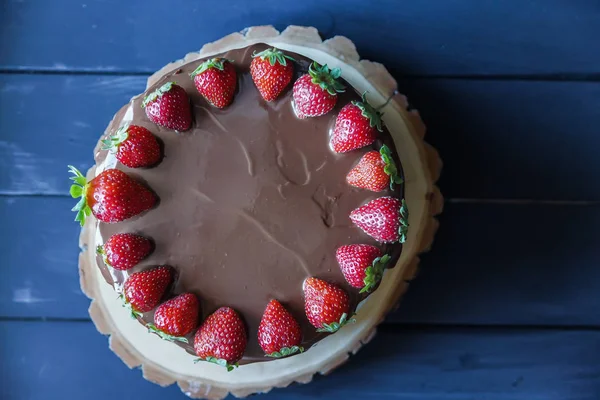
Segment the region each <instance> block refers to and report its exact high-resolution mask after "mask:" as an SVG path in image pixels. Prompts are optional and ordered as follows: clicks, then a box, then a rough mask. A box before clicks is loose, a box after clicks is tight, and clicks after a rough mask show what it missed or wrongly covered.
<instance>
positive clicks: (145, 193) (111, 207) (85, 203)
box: [69, 165, 156, 226]
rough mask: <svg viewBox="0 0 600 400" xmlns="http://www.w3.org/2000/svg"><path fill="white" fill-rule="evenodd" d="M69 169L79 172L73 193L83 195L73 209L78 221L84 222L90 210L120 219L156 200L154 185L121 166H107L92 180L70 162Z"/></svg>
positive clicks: (105, 218)
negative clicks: (136, 177) (131, 174)
mask: <svg viewBox="0 0 600 400" xmlns="http://www.w3.org/2000/svg"><path fill="white" fill-rule="evenodd" d="M69 171H70V172H71V173H73V174H74V175H75V176H73V177H71V180H73V181H74V182H75V183H74V184H73V185H71V190H70V193H71V196H72V197H73V198H78V197H81V199H80V200H79V202H78V203H77V204H76V205H75V207H73V209H72V211H77V216H76V217H75V221H79V223H80V224H81V226H83V224H84V222H85V218H86V217H88V216H89V215H90V214H94V216H95V217H96V218H98V220H100V221H102V222H107V223H113V222H120V221H123V220H126V219H128V218H131V217H133V216H135V215H138V214H140V213H142V212H144V211H147V210H149V209H151V208H152V207H153V206H154V204H155V203H156V196H155V195H154V193H152V191H150V189H148V188H147V187H146V186H144V185H142V184H141V183H139V182H137V181H136V180H134V179H133V178H130V177H129V175H127V174H126V173H125V172H123V171H120V170H118V169H107V170H104V171H102V172H101V173H100V174H99V175H98V176H96V177H95V178H94V179H92V180H91V181H89V182H87V181H86V179H85V176H83V174H82V173H81V172H79V171H78V170H77V169H76V168H75V167H73V166H71V165H69Z"/></svg>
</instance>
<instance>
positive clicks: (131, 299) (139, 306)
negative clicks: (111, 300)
mask: <svg viewBox="0 0 600 400" xmlns="http://www.w3.org/2000/svg"><path fill="white" fill-rule="evenodd" d="M172 281H173V273H172V271H171V268H170V267H167V266H160V267H157V268H152V269H147V270H145V271H140V272H136V273H135V274H131V276H130V277H129V278H128V279H127V280H126V281H125V285H124V287H123V294H122V295H121V298H122V299H123V300H124V303H125V306H126V307H128V308H129V309H130V310H131V316H132V318H137V317H139V316H140V314H141V313H145V312H148V311H150V310H152V309H153V308H154V307H156V306H157V305H158V304H159V303H160V300H161V299H162V298H163V296H164V295H165V291H166V290H167V288H168V287H169V285H170V284H171V282H172Z"/></svg>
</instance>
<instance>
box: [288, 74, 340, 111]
mask: <svg viewBox="0 0 600 400" xmlns="http://www.w3.org/2000/svg"><path fill="white" fill-rule="evenodd" d="M341 75H342V71H341V70H340V69H339V68H334V69H332V70H330V69H329V68H328V67H327V65H323V66H321V65H319V64H317V63H316V62H314V63H312V64H311V66H310V67H309V69H308V74H305V75H302V76H301V77H300V78H298V80H297V81H296V83H294V90H293V97H294V109H295V111H296V115H297V116H298V118H309V117H318V116H321V115H325V114H327V113H328V112H329V111H331V110H332V109H333V107H335V104H336V103H337V99H338V98H337V93H338V92H343V91H344V85H342V84H341V83H340V82H339V81H338V80H337V78H339V77H340V76H341Z"/></svg>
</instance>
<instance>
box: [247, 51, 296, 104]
mask: <svg viewBox="0 0 600 400" xmlns="http://www.w3.org/2000/svg"><path fill="white" fill-rule="evenodd" d="M252 57H253V59H252V62H251V63H250V74H251V75H252V80H253V81H254V84H255V85H256V87H257V88H258V91H259V92H260V95H261V96H262V98H263V99H265V100H266V101H273V100H275V99H276V98H277V97H278V96H279V95H280V94H281V92H283V89H285V87H286V86H287V85H288V84H289V83H290V82H291V81H292V76H293V75H294V66H293V65H292V63H291V62H288V61H287V60H292V61H295V60H294V59H293V58H292V57H290V56H287V55H285V54H283V52H282V51H281V50H278V49H275V48H273V49H267V50H265V51H262V52H260V53H258V54H254V55H252Z"/></svg>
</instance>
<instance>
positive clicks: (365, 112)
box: [352, 92, 383, 132]
mask: <svg viewBox="0 0 600 400" xmlns="http://www.w3.org/2000/svg"><path fill="white" fill-rule="evenodd" d="M352 104H354V105H355V106H356V107H358V108H360V110H361V111H362V116H363V117H365V118H367V119H368V120H369V125H371V127H373V126H374V127H377V130H378V131H379V132H381V131H382V130H381V125H382V121H381V116H382V115H383V114H382V113H380V112H379V111H377V109H375V108H373V106H372V105H371V104H369V102H368V101H367V92H364V93H363V94H362V101H356V100H353V101H352Z"/></svg>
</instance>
